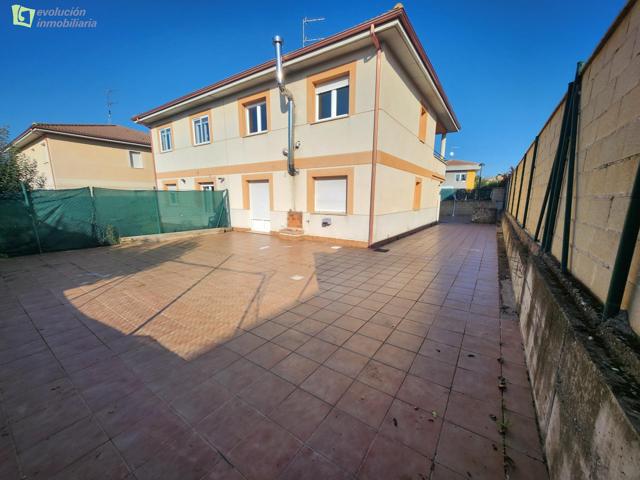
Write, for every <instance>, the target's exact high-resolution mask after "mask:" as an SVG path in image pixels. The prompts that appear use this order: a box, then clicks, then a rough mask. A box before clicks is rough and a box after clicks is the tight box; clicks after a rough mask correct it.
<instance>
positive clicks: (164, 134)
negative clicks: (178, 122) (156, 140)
mask: <svg viewBox="0 0 640 480" xmlns="http://www.w3.org/2000/svg"><path fill="white" fill-rule="evenodd" d="M171 149H173V137H172V135H171V127H165V128H161V129H160V151H161V152H168V151H169V150H171Z"/></svg>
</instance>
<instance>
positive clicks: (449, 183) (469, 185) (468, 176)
mask: <svg viewBox="0 0 640 480" xmlns="http://www.w3.org/2000/svg"><path fill="white" fill-rule="evenodd" d="M481 168H482V165H481V164H480V163H477V162H467V161H464V160H449V161H448V162H447V169H446V174H445V180H444V183H443V184H442V188H449V189H460V188H462V189H465V190H473V189H474V188H475V187H476V178H477V175H478V171H479V170H480V169H481Z"/></svg>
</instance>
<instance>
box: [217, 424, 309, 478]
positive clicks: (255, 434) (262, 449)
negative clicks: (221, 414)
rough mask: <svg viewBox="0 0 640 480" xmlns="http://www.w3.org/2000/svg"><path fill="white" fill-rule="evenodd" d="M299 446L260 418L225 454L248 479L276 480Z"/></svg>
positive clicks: (275, 426) (296, 441) (279, 428)
mask: <svg viewBox="0 0 640 480" xmlns="http://www.w3.org/2000/svg"><path fill="white" fill-rule="evenodd" d="M301 446H302V444H301V443H300V441H299V440H297V439H296V438H295V437H294V436H293V435H291V434H290V433H289V432H287V431H286V430H285V429H284V428H282V427H280V426H279V425H277V424H276V423H274V422H273V421H271V420H269V419H263V420H262V421H260V422H259V423H258V424H257V425H256V426H255V427H254V429H253V431H252V432H251V434H250V435H248V436H247V437H246V438H245V439H244V440H243V441H241V442H240V443H239V444H238V446H236V447H235V448H234V449H233V450H232V451H231V453H230V454H229V460H230V461H231V462H232V463H233V465H234V466H235V467H236V468H237V469H238V470H239V471H240V472H241V473H242V474H243V475H245V476H247V477H248V478H255V479H271V478H276V477H277V476H278V475H279V474H280V473H281V472H282V471H283V470H284V469H285V468H286V466H287V465H288V464H289V463H290V462H291V460H293V458H294V457H295V455H296V453H297V452H298V450H300V448H301Z"/></svg>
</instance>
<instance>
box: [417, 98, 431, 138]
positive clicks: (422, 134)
mask: <svg viewBox="0 0 640 480" xmlns="http://www.w3.org/2000/svg"><path fill="white" fill-rule="evenodd" d="M428 117H429V115H428V114H427V109H426V107H425V106H424V105H420V117H419V120H418V140H420V141H421V142H422V143H425V142H426V141H427V119H428Z"/></svg>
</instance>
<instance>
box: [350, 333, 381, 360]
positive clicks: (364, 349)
mask: <svg viewBox="0 0 640 480" xmlns="http://www.w3.org/2000/svg"><path fill="white" fill-rule="evenodd" d="M380 345H382V342H381V341H380V340H374V339H373V338H369V337H365V336H364V335H360V334H358V333H356V334H354V335H353V336H352V337H351V338H350V339H349V340H347V341H346V342H345V343H344V344H343V345H342V346H343V347H344V348H346V349H348V350H351V351H352V352H356V353H359V354H361V355H364V356H366V357H372V356H373V355H374V354H375V353H376V351H377V350H378V348H380Z"/></svg>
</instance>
